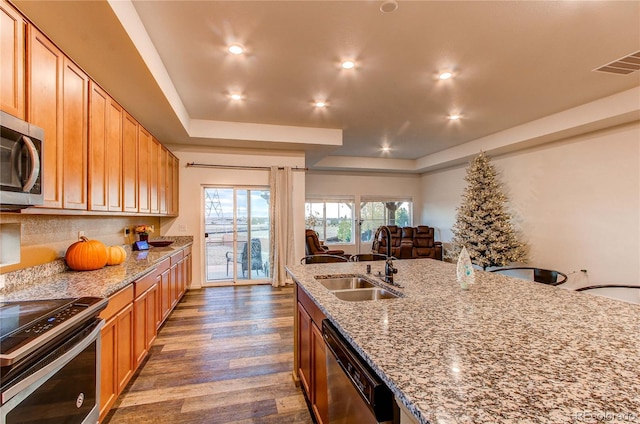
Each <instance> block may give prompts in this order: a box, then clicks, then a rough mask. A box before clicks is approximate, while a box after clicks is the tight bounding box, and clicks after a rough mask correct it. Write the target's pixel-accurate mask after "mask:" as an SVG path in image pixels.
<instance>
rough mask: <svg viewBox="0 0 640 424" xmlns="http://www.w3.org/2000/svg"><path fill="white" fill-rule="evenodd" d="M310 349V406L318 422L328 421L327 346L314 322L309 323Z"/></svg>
mask: <svg viewBox="0 0 640 424" xmlns="http://www.w3.org/2000/svg"><path fill="white" fill-rule="evenodd" d="M311 349H312V354H311V356H312V360H311V363H312V364H313V369H312V370H311V374H312V376H313V378H312V380H311V381H312V387H311V393H312V394H313V396H312V400H311V407H312V408H313V413H314V414H315V416H316V419H317V421H318V424H322V423H328V422H329V395H328V392H327V363H326V355H327V346H326V344H325V343H324V338H323V337H322V331H320V328H318V326H317V325H316V324H315V323H313V322H312V323H311Z"/></svg>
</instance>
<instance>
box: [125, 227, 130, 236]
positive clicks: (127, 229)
mask: <svg viewBox="0 0 640 424" xmlns="http://www.w3.org/2000/svg"><path fill="white" fill-rule="evenodd" d="M129 234H131V229H130V228H127V227H124V236H125V237H129Z"/></svg>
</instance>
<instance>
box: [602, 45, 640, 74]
mask: <svg viewBox="0 0 640 424" xmlns="http://www.w3.org/2000/svg"><path fill="white" fill-rule="evenodd" d="M639 69H640V50H638V51H637V52H635V53H631V54H630V55H629V56H625V57H622V58H620V59H617V60H615V61H613V62H611V63H607V64H606V65H604V66H601V67H599V68H596V69H594V71H600V72H609V73H611V74H623V75H626V74H630V73H632V72H635V71H637V70H639Z"/></svg>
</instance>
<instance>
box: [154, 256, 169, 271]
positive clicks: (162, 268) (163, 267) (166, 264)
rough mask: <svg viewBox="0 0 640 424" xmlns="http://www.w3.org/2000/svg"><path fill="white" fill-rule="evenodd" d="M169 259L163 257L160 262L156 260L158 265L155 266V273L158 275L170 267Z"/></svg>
mask: <svg viewBox="0 0 640 424" xmlns="http://www.w3.org/2000/svg"><path fill="white" fill-rule="evenodd" d="M170 263H171V262H170V259H169V258H167V259H164V260H163V261H162V262H158V266H157V267H156V273H157V274H158V275H160V274H162V273H164V272H165V271H166V270H168V269H169V267H170Z"/></svg>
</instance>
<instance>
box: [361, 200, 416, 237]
mask: <svg viewBox="0 0 640 424" xmlns="http://www.w3.org/2000/svg"><path fill="white" fill-rule="evenodd" d="M412 223H413V202H412V201H411V199H376V198H368V197H364V196H363V197H362V199H361V202H360V241H361V242H370V241H372V238H373V236H374V234H375V231H376V229H377V228H378V227H379V226H381V225H397V226H398V227H410V226H411V225H412Z"/></svg>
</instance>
